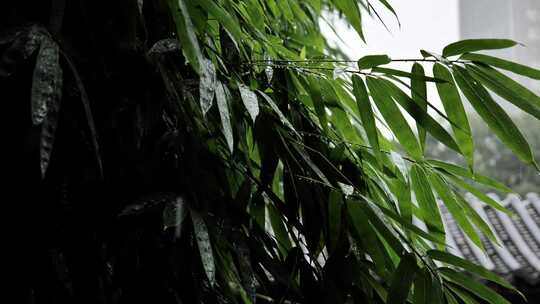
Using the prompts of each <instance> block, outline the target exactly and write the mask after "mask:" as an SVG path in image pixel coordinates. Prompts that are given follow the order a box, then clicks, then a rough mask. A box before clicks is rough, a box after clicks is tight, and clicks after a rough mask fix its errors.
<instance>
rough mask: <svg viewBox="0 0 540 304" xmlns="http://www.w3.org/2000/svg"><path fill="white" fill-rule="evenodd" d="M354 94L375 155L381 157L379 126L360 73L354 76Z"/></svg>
mask: <svg viewBox="0 0 540 304" xmlns="http://www.w3.org/2000/svg"><path fill="white" fill-rule="evenodd" d="M352 84H353V94H354V97H355V98H356V104H357V105H358V112H359V113H360V119H361V120H362V125H363V127H364V130H365V131H366V135H367V139H368V141H369V144H370V145H371V147H372V148H373V152H374V153H375V155H378V158H379V159H380V158H381V156H380V154H381V148H380V146H379V136H378V134H377V126H376V125H375V114H374V113H373V109H372V108H371V102H370V101H369V96H368V93H367V89H366V85H365V84H364V81H363V80H362V78H360V77H359V76H358V75H353V76H352Z"/></svg>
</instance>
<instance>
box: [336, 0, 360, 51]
mask: <svg viewBox="0 0 540 304" xmlns="http://www.w3.org/2000/svg"><path fill="white" fill-rule="evenodd" d="M334 4H335V5H336V6H337V7H338V8H339V10H340V11H341V12H342V13H343V14H344V15H345V17H346V18H347V20H348V21H349V23H350V24H351V25H352V27H353V28H354V29H355V30H356V32H357V33H358V35H359V36H360V38H361V39H362V40H364V41H365V40H366V39H365V37H364V31H363V29H362V13H361V12H360V8H359V7H358V4H357V2H356V1H355V0H334Z"/></svg>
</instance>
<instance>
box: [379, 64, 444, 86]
mask: <svg viewBox="0 0 540 304" xmlns="http://www.w3.org/2000/svg"><path fill="white" fill-rule="evenodd" d="M418 65H419V64H418ZM419 66H420V67H422V66H421V65H419ZM371 71H372V72H375V73H381V74H385V75H393V76H397V77H405V78H410V79H411V80H420V81H424V82H435V83H437V82H446V81H445V80H444V79H439V78H435V77H429V76H426V75H424V74H423V73H422V74H415V73H409V72H405V71H401V70H396V69H390V68H381V67H374V68H372V69H371Z"/></svg>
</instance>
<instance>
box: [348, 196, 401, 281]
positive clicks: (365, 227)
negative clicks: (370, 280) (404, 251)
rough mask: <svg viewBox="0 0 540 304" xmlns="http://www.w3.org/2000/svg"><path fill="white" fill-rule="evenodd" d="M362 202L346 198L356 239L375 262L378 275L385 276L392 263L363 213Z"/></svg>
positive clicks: (391, 267)
mask: <svg viewBox="0 0 540 304" xmlns="http://www.w3.org/2000/svg"><path fill="white" fill-rule="evenodd" d="M362 204H363V202H360V201H353V200H347V211H348V214H349V217H350V220H351V222H352V224H353V227H354V228H355V231H356V233H357V235H358V237H359V239H358V241H359V242H360V243H361V244H362V245H363V247H364V249H365V250H366V252H367V253H368V254H369V256H370V257H371V259H372V260H373V262H374V263H375V267H377V270H378V273H379V275H382V276H383V277H386V276H387V275H388V271H390V270H392V269H393V267H394V266H393V265H394V264H393V262H392V260H391V259H390V257H389V256H388V253H387V252H386V250H385V249H384V246H383V244H382V243H381V241H380V240H379V239H378V237H377V233H376V232H375V230H374V228H373V227H372V226H371V225H370V224H369V219H368V217H367V215H366V214H365V213H364V210H363V208H362Z"/></svg>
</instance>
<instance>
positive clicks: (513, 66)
mask: <svg viewBox="0 0 540 304" xmlns="http://www.w3.org/2000/svg"><path fill="white" fill-rule="evenodd" d="M460 59H465V60H471V61H475V62H481V63H483V64H487V65H490V66H494V67H496V68H500V69H503V70H507V71H510V72H513V73H516V74H519V75H523V76H525V77H529V78H532V79H538V80H540V70H537V69H534V68H531V67H528V66H526V65H522V64H519V63H516V62H512V61H508V60H504V59H501V58H497V57H493V56H489V55H484V54H475V53H466V54H463V55H461V57H460Z"/></svg>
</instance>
